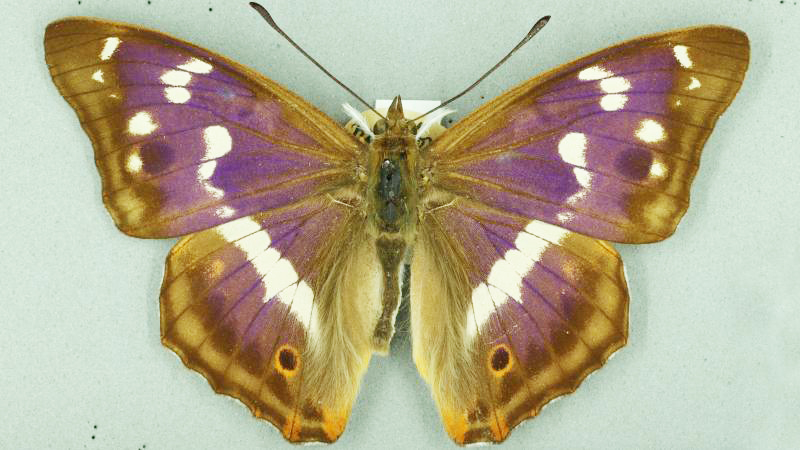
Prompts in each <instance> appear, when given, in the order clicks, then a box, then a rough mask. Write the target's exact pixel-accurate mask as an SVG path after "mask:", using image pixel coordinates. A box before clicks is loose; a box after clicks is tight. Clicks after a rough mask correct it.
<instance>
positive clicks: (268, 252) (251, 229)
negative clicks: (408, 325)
mask: <svg viewBox="0 0 800 450" xmlns="http://www.w3.org/2000/svg"><path fill="white" fill-rule="evenodd" d="M45 54H46V59H47V62H48V65H49V66H50V72H51V75H52V77H53V81H54V82H55V84H56V86H57V87H58V89H59V91H60V92H61V94H62V95H63V96H64V97H65V98H66V99H67V101H68V102H69V103H70V105H71V106H72V107H73V108H74V109H75V111H76V112H77V114H78V117H79V119H80V121H81V124H82V126H83V128H84V130H86V132H87V134H88V135H89V137H90V138H91V140H92V143H93V144H94V149H95V156H96V161H97V167H98V170H99V172H100V175H101V177H102V181H103V199H104V201H105V204H106V206H107V208H108V210H109V212H110V213H111V215H112V216H113V218H114V221H115V222H116V224H117V226H118V227H119V228H120V229H121V230H122V231H124V232H125V233H127V234H130V235H133V236H138V237H167V236H176V235H186V234H189V236H186V237H184V238H183V239H182V240H181V241H180V242H179V243H178V244H177V245H176V246H175V247H174V248H173V249H172V251H171V252H170V255H169V257H168V259H167V267H166V272H165V276H164V282H163V285H162V291H161V331H162V340H163V342H164V344H165V345H167V346H168V347H169V348H171V349H172V350H174V351H175V352H176V353H177V354H178V355H179V356H180V357H181V358H182V360H183V361H184V363H185V364H186V365H187V366H189V367H191V368H193V369H195V370H197V371H198V372H200V373H202V374H203V375H204V376H205V377H206V378H207V379H208V380H209V383H211V385H212V386H213V387H214V389H215V390H217V391H218V392H220V393H225V394H228V395H231V396H233V397H235V398H237V399H239V400H241V401H242V402H243V403H244V404H246V405H247V406H248V407H249V408H250V409H251V411H252V412H253V414H255V415H256V416H258V417H261V418H264V419H266V420H269V421H270V422H272V423H273V424H274V425H275V426H276V427H277V428H278V429H280V430H281V432H282V433H283V435H284V436H285V437H286V438H287V439H288V440H290V441H293V442H306V441H322V442H331V441H334V440H336V439H337V438H338V437H339V435H340V434H341V433H342V431H343V430H344V426H345V423H346V421H347V418H348V416H349V412H350V408H351V406H352V403H353V401H354V398H355V396H356V393H357V390H358V385H359V382H360V379H361V376H362V374H363V372H364V371H365V370H366V367H367V364H368V362H369V358H370V356H371V354H372V350H373V349H372V346H371V336H372V334H371V332H372V330H371V329H370V328H369V325H370V324H374V322H375V321H376V320H377V316H376V314H379V312H378V313H376V312H375V311H380V309H379V305H378V304H374V303H377V302H379V301H380V299H379V293H380V286H378V285H377V283H379V281H380V279H381V278H380V267H379V266H380V263H379V262H378V261H377V256H376V254H375V249H374V247H370V246H369V240H368V239H367V238H366V236H365V231H364V226H365V221H364V218H363V216H362V215H361V214H360V213H357V211H358V210H357V209H356V208H354V207H353V206H351V204H355V203H357V202H358V201H359V198H358V194H357V192H356V190H355V188H354V186H355V185H356V183H357V179H356V173H357V170H356V169H357V167H358V166H360V165H363V161H361V158H363V157H364V156H365V152H364V151H363V148H362V147H361V146H360V144H359V143H358V142H357V141H356V140H355V138H353V137H352V136H351V135H350V134H348V133H347V132H346V131H344V129H343V128H341V127H340V126H339V125H337V124H336V123H334V122H333V121H332V120H331V119H329V118H328V117H327V116H325V115H324V114H322V113H320V112H319V111H317V110H316V109H314V108H313V107H312V106H311V105H309V104H308V103H306V102H305V101H304V100H302V99H301V98H299V97H297V96H296V95H294V94H292V93H290V92H289V91H287V90H285V89H284V88H282V87H280V86H278V85H277V84H275V83H274V82H272V81H270V80H267V79H266V78H264V77H262V76H260V75H258V74H257V73H255V72H253V71H252V70H250V69H247V68H245V67H242V66H240V65H238V64H236V63H233V62H231V61H229V60H227V59H225V58H223V57H220V56H218V55H215V54H213V53H210V52H208V51H206V50H203V49H200V48H198V47H195V46H193V45H191V44H188V43H186V42H183V41H180V40H177V39H175V38H172V37H170V36H166V35H164V34H161V33H158V32H155V31H151V30H146V29H143V28H140V27H136V26H132V25H125V24H120V23H112V22H105V21H98V20H94V19H81V18H73V19H64V20H61V21H58V22H55V23H53V24H51V25H50V26H48V27H47V31H46V34H45ZM321 318H322V319H321Z"/></svg>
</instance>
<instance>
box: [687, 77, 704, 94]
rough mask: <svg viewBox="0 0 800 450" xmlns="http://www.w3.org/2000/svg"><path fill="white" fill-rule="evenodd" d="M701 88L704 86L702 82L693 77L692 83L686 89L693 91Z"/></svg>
mask: <svg viewBox="0 0 800 450" xmlns="http://www.w3.org/2000/svg"><path fill="white" fill-rule="evenodd" d="M700 86H702V84H700V80H698V79H697V78H695V77H691V82H689V86H687V87H686V89H688V90H690V91H693V90H695V89H697V88H699V87H700Z"/></svg>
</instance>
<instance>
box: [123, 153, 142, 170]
mask: <svg viewBox="0 0 800 450" xmlns="http://www.w3.org/2000/svg"><path fill="white" fill-rule="evenodd" d="M142 167H144V162H143V161H142V157H141V156H139V153H138V152H136V151H134V152H133V153H131V154H130V155H128V160H127V161H125V168H126V169H127V170H128V172H130V173H139V172H140V171H141V170H142Z"/></svg>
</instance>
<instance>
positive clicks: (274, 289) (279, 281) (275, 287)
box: [263, 249, 298, 306]
mask: <svg viewBox="0 0 800 450" xmlns="http://www.w3.org/2000/svg"><path fill="white" fill-rule="evenodd" d="M271 250H274V249H271ZM263 280H264V287H266V290H267V292H266V294H264V301H268V300H269V299H271V298H272V297H275V296H276V295H277V294H278V293H279V292H280V291H282V290H284V289H286V288H287V287H288V286H289V285H290V284H294V283H296V282H297V280H298V276H297V272H296V271H295V270H294V267H292V263H290V262H289V260H288V259H286V258H281V259H279V260H278V261H277V262H276V263H275V265H273V266H272V268H271V270H270V271H269V272H267V274H266V275H264V277H263ZM277 298H278V300H279V301H281V302H282V303H284V304H286V306H291V304H290V303H285V299H282V298H281V297H280V296H278V297H277Z"/></svg>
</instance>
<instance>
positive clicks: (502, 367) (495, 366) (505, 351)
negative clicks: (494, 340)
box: [489, 344, 513, 377]
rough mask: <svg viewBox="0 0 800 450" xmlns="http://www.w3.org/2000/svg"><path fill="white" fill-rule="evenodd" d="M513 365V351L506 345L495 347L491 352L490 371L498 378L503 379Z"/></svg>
mask: <svg viewBox="0 0 800 450" xmlns="http://www.w3.org/2000/svg"><path fill="white" fill-rule="evenodd" d="M512 365H513V363H512V361H511V349H509V348H508V345H506V344H499V345H495V346H494V347H493V348H492V350H491V351H489V369H490V370H491V371H492V374H493V375H494V376H496V377H502V376H503V375H505V374H506V373H507V372H508V371H509V370H511V366H512Z"/></svg>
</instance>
